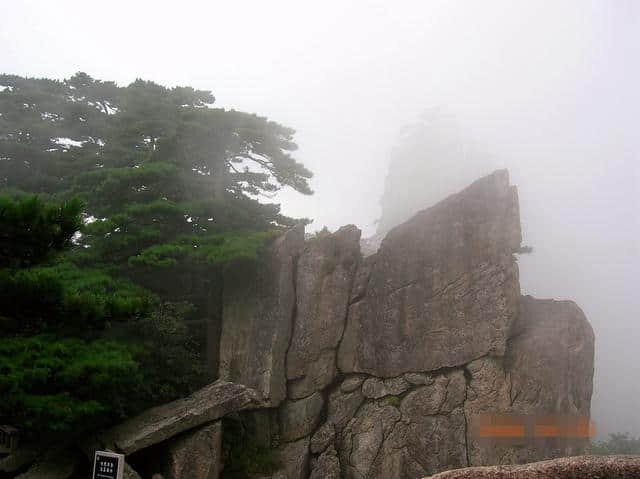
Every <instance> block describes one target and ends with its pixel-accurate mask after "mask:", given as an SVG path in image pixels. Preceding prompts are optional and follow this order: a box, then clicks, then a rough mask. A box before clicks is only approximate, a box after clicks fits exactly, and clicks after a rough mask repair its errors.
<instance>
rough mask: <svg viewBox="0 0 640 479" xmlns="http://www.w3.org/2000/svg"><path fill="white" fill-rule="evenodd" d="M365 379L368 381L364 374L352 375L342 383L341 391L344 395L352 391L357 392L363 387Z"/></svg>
mask: <svg viewBox="0 0 640 479" xmlns="http://www.w3.org/2000/svg"><path fill="white" fill-rule="evenodd" d="M365 379H367V376H365V375H364V374H352V375H350V376H349V377H347V378H346V379H345V380H344V381H342V382H341V383H340V390H341V391H342V392H343V393H350V392H352V391H355V390H356V389H358V388H359V387H360V386H362V383H363V382H364V381H365Z"/></svg>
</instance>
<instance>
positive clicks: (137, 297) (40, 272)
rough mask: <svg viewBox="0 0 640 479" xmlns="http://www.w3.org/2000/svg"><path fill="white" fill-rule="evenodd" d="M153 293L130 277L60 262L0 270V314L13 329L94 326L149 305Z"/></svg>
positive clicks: (131, 314)
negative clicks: (9, 321) (12, 324)
mask: <svg viewBox="0 0 640 479" xmlns="http://www.w3.org/2000/svg"><path fill="white" fill-rule="evenodd" d="M152 304H153V298H152V296H151V295H149V294H148V293H147V292H145V291H144V290H142V288H140V287H139V286H136V285H134V284H133V283H131V282H130V281H126V280H122V279H114V278H113V277H111V276H110V275H108V274H107V273H106V272H104V271H100V270H97V269H88V268H84V269H81V268H78V267H77V266H75V265H73V264H71V263H68V262H61V263H58V264H56V265H53V266H39V267H35V268H31V269H29V270H20V271H11V270H6V269H5V270H0V315H1V316H5V317H9V318H13V319H14V321H15V323H16V324H15V325H14V327H13V330H14V332H15V331H22V332H32V333H33V332H37V331H43V330H52V329H56V330H61V329H62V330H69V329H71V330H75V331H87V330H93V331H99V330H101V329H102V328H103V327H104V326H105V323H107V322H109V321H118V320H125V319H135V318H140V317H142V316H145V315H147V314H148V313H149V312H150V311H151V307H152Z"/></svg>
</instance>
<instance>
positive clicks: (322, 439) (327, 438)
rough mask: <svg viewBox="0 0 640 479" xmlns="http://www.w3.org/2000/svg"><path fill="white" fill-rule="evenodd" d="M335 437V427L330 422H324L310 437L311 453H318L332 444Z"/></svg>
mask: <svg viewBox="0 0 640 479" xmlns="http://www.w3.org/2000/svg"><path fill="white" fill-rule="evenodd" d="M335 437H336V427H335V425H334V424H333V423H332V422H326V423H324V424H323V425H322V426H321V427H320V428H319V429H318V430H317V431H316V432H315V433H314V434H313V436H312V437H311V443H310V445H309V449H310V450H311V452H312V453H313V454H320V453H321V452H323V451H324V450H325V449H327V447H329V445H330V444H333V442H334V440H335Z"/></svg>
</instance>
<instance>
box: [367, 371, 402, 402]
mask: <svg viewBox="0 0 640 479" xmlns="http://www.w3.org/2000/svg"><path fill="white" fill-rule="evenodd" d="M409 386H410V384H409V383H408V382H407V380H406V379H404V378H403V377H402V376H398V377H397V378H389V379H379V378H369V379H367V380H366V381H365V382H364V384H363V385H362V394H363V395H364V397H366V398H371V399H379V398H382V397H385V396H398V395H400V394H402V393H403V392H405V391H406V390H407V389H409Z"/></svg>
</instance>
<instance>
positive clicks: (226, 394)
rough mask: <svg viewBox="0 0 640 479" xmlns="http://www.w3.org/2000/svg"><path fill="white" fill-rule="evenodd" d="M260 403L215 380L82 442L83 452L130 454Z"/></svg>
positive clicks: (250, 394)
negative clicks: (100, 451) (113, 451)
mask: <svg viewBox="0 0 640 479" xmlns="http://www.w3.org/2000/svg"><path fill="white" fill-rule="evenodd" d="M260 406H262V403H261V401H260V400H259V399H258V397H257V395H256V393H255V392H254V391H253V390H251V389H249V388H247V387H245V386H243V385H241V384H234V383H228V382H225V381H216V382H215V383H213V384H210V385H208V386H205V387H204V388H202V389H200V390H198V391H196V392H195V393H193V394H192V395H191V396H188V397H186V398H182V399H178V400H176V401H173V402H170V403H167V404H163V405H162V406H158V407H155V408H152V409H149V410H147V411H144V412H143V413H141V414H139V415H138V416H135V417H133V418H131V419H129V420H127V421H125V422H123V423H122V424H119V425H117V426H115V427H113V428H111V429H109V430H108V431H106V432H104V433H102V434H100V435H98V436H96V437H94V438H92V439H91V440H89V441H87V442H85V444H84V446H85V449H84V450H85V453H86V454H87V456H88V457H90V458H92V457H93V451H95V450H98V449H103V450H104V449H107V450H115V451H119V452H121V453H123V454H132V453H134V452H136V451H139V450H141V449H144V448H146V447H149V446H152V445H154V444H157V443H159V442H162V441H165V440H167V439H169V438H171V437H174V436H176V435H178V434H180V433H182V432H185V431H188V430H189V429H193V428H195V427H197V426H200V425H202V424H206V423H210V422H213V421H215V420H217V419H220V418H221V417H223V416H225V415H227V414H229V413H231V412H234V411H240V410H243V409H247V408H256V407H260Z"/></svg>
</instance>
